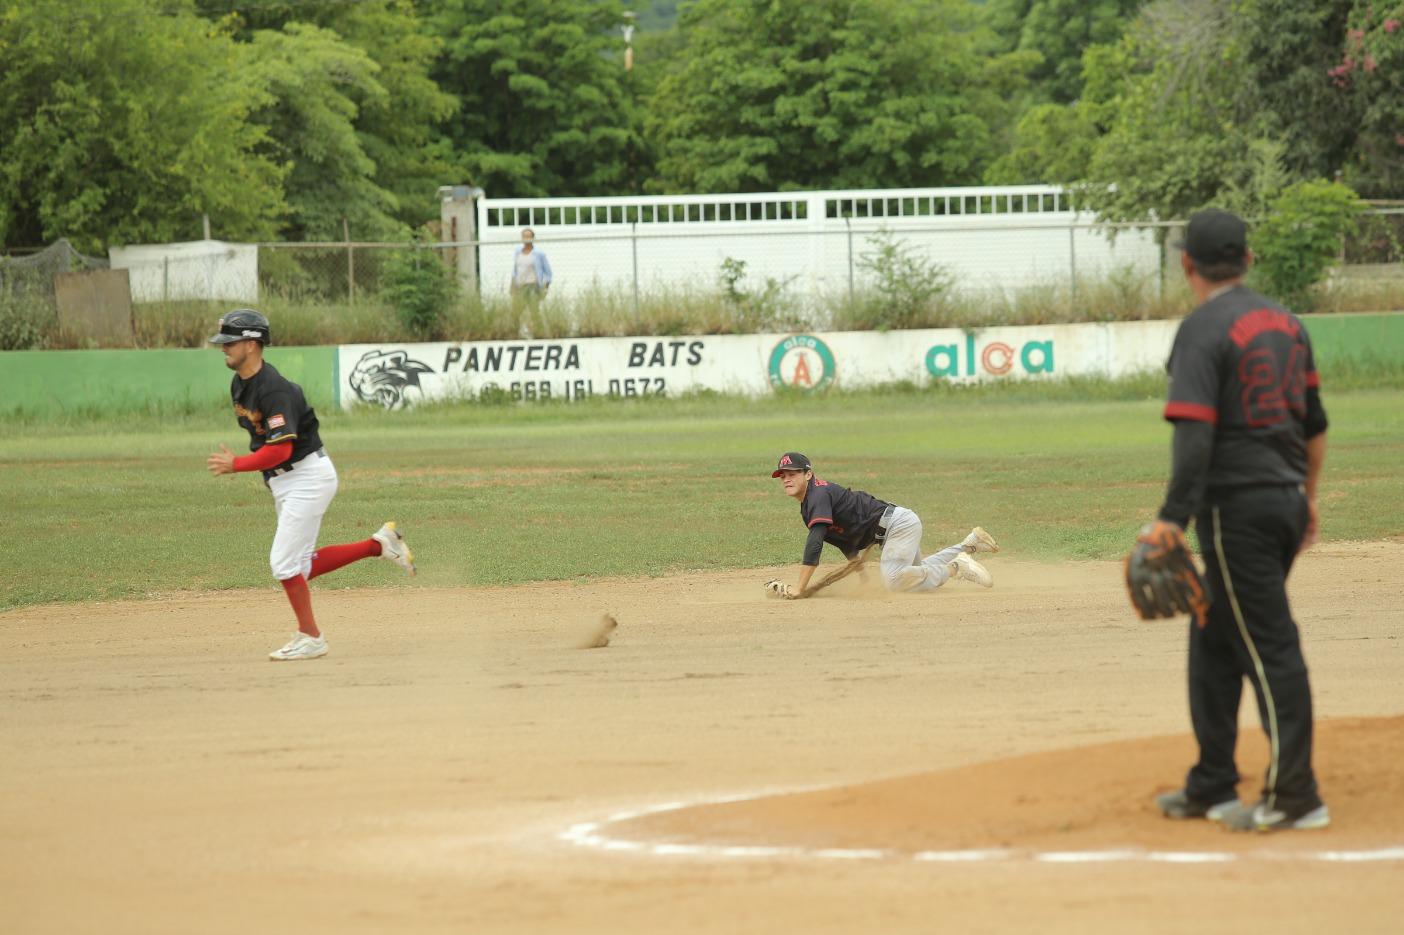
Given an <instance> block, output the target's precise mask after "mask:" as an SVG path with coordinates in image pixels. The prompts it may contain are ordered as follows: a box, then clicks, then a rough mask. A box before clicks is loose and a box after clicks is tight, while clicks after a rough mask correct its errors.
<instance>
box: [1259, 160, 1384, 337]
mask: <svg viewBox="0 0 1404 935" xmlns="http://www.w3.org/2000/svg"><path fill="white" fill-rule="evenodd" d="M1363 207H1364V205H1363V203H1362V202H1361V201H1360V198H1359V196H1358V195H1356V194H1355V192H1353V191H1351V190H1350V189H1349V188H1347V187H1346V186H1344V185H1341V184H1340V183H1339V182H1327V181H1325V180H1324V179H1318V180H1316V181H1313V182H1298V183H1297V184H1295V185H1291V186H1288V187H1287V188H1285V189H1283V190H1282V192H1281V193H1280V194H1279V195H1277V197H1275V198H1273V199H1272V201H1271V202H1270V203H1269V206H1268V212H1269V213H1268V216H1267V218H1266V219H1264V220H1263V221H1262V222H1261V223H1259V224H1258V225H1257V226H1256V227H1255V228H1254V229H1253V233H1252V235H1251V237H1250V244H1251V246H1252V248H1253V254H1254V265H1253V278H1254V280H1255V284H1257V285H1260V286H1261V288H1262V289H1263V291H1264V292H1267V293H1269V294H1270V295H1272V296H1273V297H1275V298H1277V299H1278V300H1280V301H1282V302H1283V303H1285V304H1286V305H1289V306H1291V307H1292V308H1294V309H1297V310H1299V311H1310V310H1311V308H1312V307H1313V306H1314V304H1315V296H1313V294H1312V292H1311V287H1312V286H1314V285H1316V284H1317V283H1318V282H1320V281H1321V279H1322V278H1323V277H1324V276H1325V275H1326V270H1327V269H1329V268H1330V267H1331V265H1332V264H1333V263H1335V262H1336V258H1337V256H1338V255H1339V253H1340V250H1341V245H1342V243H1343V238H1344V237H1345V236H1346V234H1347V233H1349V232H1351V231H1352V230H1354V229H1355V226H1356V223H1357V220H1358V216H1359V214H1360V211H1361V209H1362V208H1363Z"/></svg>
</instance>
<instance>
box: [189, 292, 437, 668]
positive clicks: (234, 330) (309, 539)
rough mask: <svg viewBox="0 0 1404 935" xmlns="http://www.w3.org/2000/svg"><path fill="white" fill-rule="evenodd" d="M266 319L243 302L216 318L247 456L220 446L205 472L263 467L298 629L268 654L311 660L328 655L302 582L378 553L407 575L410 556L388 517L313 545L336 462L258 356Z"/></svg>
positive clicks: (303, 404)
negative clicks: (339, 541) (356, 537)
mask: <svg viewBox="0 0 1404 935" xmlns="http://www.w3.org/2000/svg"><path fill="white" fill-rule="evenodd" d="M269 336H270V328H269V324H268V319H267V318H264V317H263V316H262V315H261V314H259V313H258V312H256V311H254V310H253V309H250V308H239V309H235V310H234V311H232V312H230V313H228V314H227V315H225V316H224V317H223V318H221V319H220V320H219V333H218V334H216V335H215V336H214V337H212V338H210V342H209V343H211V344H215V345H218V346H220V347H221V348H222V349H223V350H224V364H225V366H227V367H228V368H229V369H230V370H233V371H234V379H233V380H232V381H231V382H230V385H229V395H230V397H231V398H232V399H233V403H234V414H235V416H237V418H238V421H239V426H240V427H241V428H243V429H244V430H245V431H246V432H248V433H249V452H250V453H249V454H246V455H243V456H241V457H236V456H235V454H234V452H232V451H230V450H229V449H228V448H227V447H226V446H224V445H220V446H219V447H220V451H219V452H218V453H217V454H212V455H210V457H209V459H208V461H207V464H208V466H209V470H210V473H211V474H213V475H215V476H218V475H220V474H233V473H235V472H239V471H262V472H263V482H264V484H266V485H267V487H268V489H269V491H270V492H271V493H272V494H273V507H274V510H275V512H276V513H277V515H278V531H277V532H276V533H275V534H274V536H273V549H272V552H271V553H270V554H269V556H268V563H269V565H270V566H271V567H272V569H273V577H275V578H277V579H278V581H279V582H280V583H281V584H282V585H283V590H284V591H286V592H287V595H288V602H289V603H290V604H292V608H293V613H294V614H296V616H297V629H298V632H297V633H295V634H294V635H293V638H292V640H291V642H289V643H288V644H287V645H286V646H284V647H283V648H282V649H279V650H277V651H276V652H273V653H271V654H269V658H270V659H274V660H279V661H286V660H295V659H316V658H317V657H318V656H325V655H326V654H327V641H326V638H325V637H323V636H322V633H321V631H320V630H318V629H317V621H316V619H315V618H314V617H313V616H312V595H311V594H310V592H309V591H308V589H307V582H308V581H310V580H312V579H313V578H315V577H317V576H318V575H324V574H326V573H327V572H329V571H334V570H335V569H337V568H340V567H341V566H342V565H348V564H350V563H351V562H355V561H359V560H361V559H363V558H370V557H371V556H375V555H379V556H380V557H381V558H384V559H386V560H387V561H390V562H394V563H395V564H396V565H398V566H400V567H401V568H403V569H405V571H407V572H409V573H410V574H411V575H412V574H414V557H413V556H412V555H411V554H410V550H409V546H407V545H406V544H405V540H404V538H403V537H402V536H401V535H400V533H399V531H398V530H396V529H395V524H394V523H386V524H385V525H384V526H381V527H380V529H379V530H377V531H376V533H375V534H374V535H372V536H371V537H370V538H369V539H365V540H363V541H361V542H348V543H346V544H345V545H329V546H324V547H323V548H320V549H318V548H317V532H318V531H319V530H320V529H321V526H322V516H323V515H324V514H325V513H326V512H327V507H329V506H330V505H331V501H332V497H334V496H336V486H337V478H336V468H335V467H334V466H333V465H332V461H331V458H329V457H328V456H327V452H326V449H325V448H323V447H322V439H321V436H320V435H319V434H318V432H317V429H318V424H317V414H316V413H315V412H314V411H313V410H312V407H311V406H309V405H307V400H306V398H305V397H304V396H303V395H302V387H300V386H298V385H297V384H296V383H292V382H289V381H288V380H287V379H286V378H284V377H283V375H282V374H280V373H279V372H278V371H277V370H275V369H274V368H273V365H272V364H270V363H268V362H267V361H265V360H264V359H263V348H264V346H265V345H267V344H268V341H269Z"/></svg>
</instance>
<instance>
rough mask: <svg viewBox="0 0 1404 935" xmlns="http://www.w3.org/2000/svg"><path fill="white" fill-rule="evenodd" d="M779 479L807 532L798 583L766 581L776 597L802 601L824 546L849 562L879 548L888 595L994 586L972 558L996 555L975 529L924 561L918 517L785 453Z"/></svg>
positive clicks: (774, 473) (777, 472)
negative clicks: (959, 585)
mask: <svg viewBox="0 0 1404 935" xmlns="http://www.w3.org/2000/svg"><path fill="white" fill-rule="evenodd" d="M770 476H771V477H778V478H780V484H781V487H782V488H783V489H784V491H785V496H787V497H792V498H794V499H795V500H798V501H799V505H800V518H801V519H802V520H803V521H804V524H805V526H806V527H808V529H809V538H808V540H807V541H806V542H805V546H804V559H803V561H802V562H801V564H800V569H799V584H798V585H794V586H792V585H788V584H784V583H782V582H780V581H772V582H769V583H768V584H767V585H766V587H767V589H769V590H770V591H771V592H773V593H775V594H777V595H779V596H780V597H786V598H796V597H804V596H805V594H806V590H807V589H808V587H809V579H810V578H811V577H813V575H814V569H815V568H816V567H818V565H819V553H820V552H822V551H823V549H824V543H826V542H827V543H829V544H830V545H832V546H835V547H836V548H837V549H838V550H839V551H840V552H842V553H843V554H844V556H845V557H847V558H848V559H849V560H850V561H851V560H853V559H854V558H856V557H857V556H858V555H859V554H860V553H861V552H862V551H863V550H864V549H866V548H867V547H868V546H870V545H872V544H873V543H875V542H876V543H879V544H880V545H881V546H882V560H881V563H880V567H881V569H882V582H883V584H884V585H886V587H887V590H889V591H934V590H936V589H937V588H939V587H940V586H941V585H943V584H945V583H946V582H947V581H949V580H951V579H952V578H962V579H964V580H966V581H973V582H974V583H975V584H978V585H980V586H981V587H982V588H989V587H994V577H993V576H992V575H991V574H990V573H989V571H988V570H987V569H986V568H985V566H984V565H981V564H980V563H979V562H977V561H975V559H973V558H971V557H970V556H971V553H974V552H998V551H999V545H998V544H997V543H996V542H995V540H994V537H992V536H991V535H990V534H989V533H987V532H985V530H983V529H981V528H980V527H979V526H976V527H975V528H974V529H972V530H970V534H969V535H968V536H966V537H965V538H964V539H963V540H961V541H960V542H958V543H956V544H955V545H952V546H948V547H947V548H944V549H942V550H941V551H939V552H937V553H935V554H934V555H928V556H926V557H925V558H923V557H922V555H921V518H920V517H919V516H917V515H916V514H915V513H913V512H912V511H911V510H909V509H907V508H906V507H902V506H897V505H896V504H893V503H888V502H886V501H885V500H879V499H877V498H876V497H874V496H872V495H871V494H868V493H864V492H863V491H861V490H850V489H849V488H847V487H840V486H839V485H838V484H835V483H832V482H830V481H826V480H820V479H819V478H818V477H815V476H814V470H813V467H812V466H811V465H810V463H809V459H808V458H806V457H805V456H804V455H802V454H800V453H799V452H797V451H790V452H786V453H785V454H783V455H781V456H780V461H779V463H778V464H776V466H775V470H774V471H772V472H771V474H770Z"/></svg>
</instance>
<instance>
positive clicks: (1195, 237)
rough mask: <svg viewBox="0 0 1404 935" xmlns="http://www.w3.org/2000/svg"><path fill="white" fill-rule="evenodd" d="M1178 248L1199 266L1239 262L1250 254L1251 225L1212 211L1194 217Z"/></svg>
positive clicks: (1227, 214)
mask: <svg viewBox="0 0 1404 935" xmlns="http://www.w3.org/2000/svg"><path fill="white" fill-rule="evenodd" d="M1175 246H1176V247H1179V248H1180V249H1181V250H1183V251H1185V252H1186V253H1188V254H1189V255H1190V259H1191V260H1194V261H1195V262H1196V263H1238V262H1240V261H1241V260H1242V259H1243V257H1244V256H1245V255H1246V254H1247V252H1248V225H1247V224H1244V223H1243V219H1242V218H1240V217H1239V216H1238V215H1236V214H1233V213H1231V212H1229V211H1222V210H1220V209H1219V208H1210V209H1208V210H1207V211H1200V212H1197V213H1195V214H1193V215H1191V216H1190V219H1189V224H1188V225H1187V226H1186V227H1185V239H1184V240H1177V241H1175Z"/></svg>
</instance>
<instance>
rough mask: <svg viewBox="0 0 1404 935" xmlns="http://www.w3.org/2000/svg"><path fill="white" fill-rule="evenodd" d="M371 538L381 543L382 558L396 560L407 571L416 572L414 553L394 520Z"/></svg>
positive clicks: (389, 560) (390, 560)
mask: <svg viewBox="0 0 1404 935" xmlns="http://www.w3.org/2000/svg"><path fill="white" fill-rule="evenodd" d="M371 538H372V539H374V540H375V541H376V542H379V543H380V557H381V558H383V559H385V560H386V561H387V562H394V563H395V564H396V565H399V566H400V567H401V568H403V569H404V570H405V571H407V572H409V573H410V574H414V553H413V552H411V551H410V547H409V546H408V545H407V544H406V543H405V537H404V536H402V535H400V531H399V530H398V529H396V528H395V524H394V522H389V523H386V524H385V525H384V526H381V527H380V528H379V529H377V530H376V531H375V535H373V536H371Z"/></svg>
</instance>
